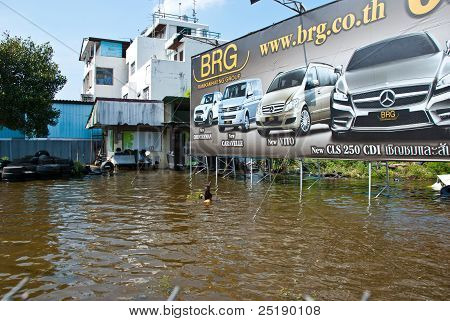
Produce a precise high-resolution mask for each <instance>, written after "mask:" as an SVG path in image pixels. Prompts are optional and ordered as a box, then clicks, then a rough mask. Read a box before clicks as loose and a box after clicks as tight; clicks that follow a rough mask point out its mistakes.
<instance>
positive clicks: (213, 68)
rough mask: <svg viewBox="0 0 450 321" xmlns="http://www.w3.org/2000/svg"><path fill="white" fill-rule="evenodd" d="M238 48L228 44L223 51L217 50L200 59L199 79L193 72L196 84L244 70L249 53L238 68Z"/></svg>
mask: <svg viewBox="0 0 450 321" xmlns="http://www.w3.org/2000/svg"><path fill="white" fill-rule="evenodd" d="M238 58H239V57H238V47H237V45H236V44H234V43H232V44H229V45H228V46H227V47H226V48H225V49H222V48H219V49H216V50H213V51H211V52H208V53H206V54H204V55H202V56H201V57H200V79H199V78H197V74H196V73H195V70H194V72H193V74H194V79H195V81H196V82H205V81H211V80H214V79H216V78H218V77H222V76H227V75H230V74H233V73H236V72H239V71H241V70H243V69H244V68H245V66H246V65H247V63H248V60H249V58H250V51H249V52H248V53H247V57H246V59H245V61H244V62H243V64H242V66H239V59H238Z"/></svg>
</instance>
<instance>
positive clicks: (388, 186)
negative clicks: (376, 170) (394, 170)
mask: <svg viewBox="0 0 450 321" xmlns="http://www.w3.org/2000/svg"><path fill="white" fill-rule="evenodd" d="M389 181H390V179H389V162H386V185H385V186H384V187H383V189H382V190H381V192H380V193H378V195H377V196H376V197H375V198H378V197H380V196H381V194H383V192H384V191H385V190H388V193H389V192H390V189H391V187H390V184H389Z"/></svg>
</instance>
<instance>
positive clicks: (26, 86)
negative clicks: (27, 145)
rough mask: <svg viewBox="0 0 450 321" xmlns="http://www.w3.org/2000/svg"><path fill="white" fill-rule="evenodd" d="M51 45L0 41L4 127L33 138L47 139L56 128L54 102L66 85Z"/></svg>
mask: <svg viewBox="0 0 450 321" xmlns="http://www.w3.org/2000/svg"><path fill="white" fill-rule="evenodd" d="M52 59H53V49H52V47H50V45H49V44H48V43H46V44H42V45H37V44H35V43H34V42H33V41H32V40H31V39H22V38H20V37H10V36H9V35H8V34H4V37H3V39H1V40H0V127H2V126H4V127H7V128H9V129H11V130H20V131H22V132H23V133H25V134H26V135H27V136H30V137H36V136H39V137H45V136H47V135H48V128H47V127H48V126H49V125H50V126H54V125H56V123H57V119H58V117H59V111H57V110H55V109H53V107H52V100H53V99H54V97H55V95H56V93H57V92H58V91H60V90H61V89H62V88H63V87H64V85H65V84H66V81H67V80H66V78H65V77H64V76H63V75H61V72H60V70H59V67H58V65H57V64H56V63H54V62H53V61H52Z"/></svg>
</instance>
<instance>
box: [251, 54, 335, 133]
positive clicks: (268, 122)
mask: <svg viewBox="0 0 450 321" xmlns="http://www.w3.org/2000/svg"><path fill="white" fill-rule="evenodd" d="M338 78H339V75H338V74H336V71H335V68H334V67H333V66H330V65H327V64H322V63H311V64H309V65H308V66H307V67H302V68H298V69H295V70H291V71H288V72H284V73H280V74H278V75H277V76H276V77H275V79H274V80H273V81H272V83H271V85H270V86H269V89H268V90H267V93H266V94H265V95H264V97H263V99H262V101H261V104H260V106H259V108H258V113H257V116H256V125H257V127H258V133H259V134H260V135H261V136H263V137H268V135H269V134H270V131H272V130H293V131H294V132H295V133H296V134H299V135H307V134H308V133H309V132H310V130H311V125H312V124H315V123H323V122H326V123H329V121H330V103H331V95H332V92H333V90H334V86H335V84H336V81H337V79H338Z"/></svg>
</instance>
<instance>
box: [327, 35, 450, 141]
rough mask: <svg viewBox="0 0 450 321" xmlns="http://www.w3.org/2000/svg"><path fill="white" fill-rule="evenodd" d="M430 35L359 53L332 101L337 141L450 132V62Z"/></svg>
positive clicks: (383, 43)
mask: <svg viewBox="0 0 450 321" xmlns="http://www.w3.org/2000/svg"><path fill="white" fill-rule="evenodd" d="M449 51H450V48H449V45H448V43H447V48H446V49H445V50H444V49H442V48H441V46H440V45H439V43H438V42H437V41H436V40H435V39H434V38H433V37H432V36H431V35H430V34H428V33H425V32H422V33H413V34H407V35H401V36H398V37H394V38H389V39H387V40H383V41H380V42H377V43H374V44H371V45H368V46H366V47H363V48H360V49H358V50H356V51H355V53H354V54H353V56H352V58H351V59H350V62H349V64H348V67H347V70H346V72H345V74H344V75H343V76H342V77H341V78H340V79H339V81H338V82H337V84H336V91H335V93H334V95H333V106H332V125H331V129H332V131H333V134H334V135H335V136H337V135H339V134H345V133H348V132H352V131H354V132H395V131H408V130H417V129H424V128H430V127H433V126H439V127H447V126H450V56H449Z"/></svg>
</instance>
